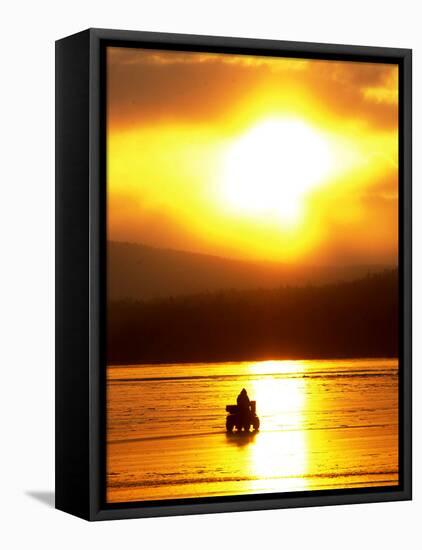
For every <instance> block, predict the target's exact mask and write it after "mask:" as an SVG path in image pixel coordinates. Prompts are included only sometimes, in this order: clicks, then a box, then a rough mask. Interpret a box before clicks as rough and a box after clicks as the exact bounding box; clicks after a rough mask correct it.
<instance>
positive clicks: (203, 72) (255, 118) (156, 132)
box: [107, 48, 398, 264]
mask: <svg viewBox="0 0 422 550" xmlns="http://www.w3.org/2000/svg"><path fill="white" fill-rule="evenodd" d="M107 55H108V58H107V75H108V88H107V100H108V103H107V109H108V110H107V123H108V127H107V190H108V238H109V239H110V240H119V241H129V242H139V243H144V244H149V245H152V246H159V247H166V248H176V249H181V250H191V251H197V252H203V253H210V254H215V255H219V256H227V257H236V258H253V259H264V260H271V261H283V262H300V263H318V264H336V263H342V264H348V263H359V264H362V263H365V264H366V263H396V262H397V225H398V223H397V222H398V210H397V208H398V199H397V192H398V68H397V65H388V64H372V63H355V62H337V61H317V60H298V59H288V58H269V57H258V56H240V55H237V56H234V55H227V54H208V53H185V52H170V51H168V52H166V51H158V50H142V49H132V48H109V49H108V54H107Z"/></svg>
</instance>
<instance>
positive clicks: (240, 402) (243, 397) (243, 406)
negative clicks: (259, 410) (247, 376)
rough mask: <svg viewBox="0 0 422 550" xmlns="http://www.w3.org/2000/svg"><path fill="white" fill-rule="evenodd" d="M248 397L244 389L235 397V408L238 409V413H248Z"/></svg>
mask: <svg viewBox="0 0 422 550" xmlns="http://www.w3.org/2000/svg"><path fill="white" fill-rule="evenodd" d="M249 405H250V401H249V397H248V394H247V393H246V390H245V388H243V390H242V391H241V392H240V393H239V395H238V396H237V406H238V407H239V412H241V413H248V412H249Z"/></svg>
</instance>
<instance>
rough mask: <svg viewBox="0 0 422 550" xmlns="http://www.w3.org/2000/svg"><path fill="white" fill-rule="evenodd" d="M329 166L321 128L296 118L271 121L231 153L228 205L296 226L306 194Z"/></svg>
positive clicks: (225, 180)
mask: <svg viewBox="0 0 422 550" xmlns="http://www.w3.org/2000/svg"><path fill="white" fill-rule="evenodd" d="M331 166H332V153H331V150H330V145H329V142H328V140H327V139H326V138H325V137H324V135H323V134H322V133H320V132H318V130H316V129H314V128H313V127H312V126H310V125H309V124H306V123H305V122H302V121H300V120H297V119H271V120H267V121H264V122H261V123H259V124H258V125H256V126H254V127H253V128H251V129H250V130H248V131H247V132H246V133H245V134H243V135H242V136H241V137H240V138H239V139H238V140H236V141H235V143H234V144H233V145H232V146H231V147H230V148H229V149H228V151H227V153H226V155H225V157H224V161H223V170H222V175H221V183H222V193H223V196H224V201H225V202H226V203H227V204H228V205H230V207H231V208H233V209H235V210H239V211H241V212H244V213H247V214H252V215H262V214H265V215H272V216H275V217H277V218H278V219H279V220H280V221H281V222H282V223H285V224H292V223H295V222H297V221H298V220H299V219H300V215H301V212H302V208H303V200H304V197H305V196H306V193H307V192H309V191H310V190H311V189H312V188H314V187H316V186H317V185H319V184H320V183H321V182H322V181H323V180H324V179H325V178H326V177H327V176H328V174H329V171H330V169H331Z"/></svg>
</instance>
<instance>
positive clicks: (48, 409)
mask: <svg viewBox="0 0 422 550" xmlns="http://www.w3.org/2000/svg"><path fill="white" fill-rule="evenodd" d="M420 5H421V3H420V2H419V1H416V0H415V1H411V0H401V1H400V2H398V1H397V0H395V1H389V0H382V1H379V0H374V1H370V0H364V1H362V0H354V1H353V2H341V1H340V0H333V1H328V0H313V1H312V0H311V1H309V2H305V1H304V0H296V1H290V2H283V1H282V0H278V1H271V0H259V1H255V2H250V1H247V0H243V1H241V0H224V1H220V0H213V1H207V2H205V1H201V0H197V1H188V0H174V1H171V0H168V1H165V0H155V1H153V0H150V1H149V2H142V0H137V1H134V2H131V1H128V0H114V1H112V2H110V1H109V0H102V1H99V0H91V1H89V0H84V1H80V0H71V1H68V2H60V1H57V0H56V1H55V2H48V1H45V0H36V1H26V2H19V1H15V2H4V3H3V4H2V7H1V8H0V10H1V14H0V20H1V23H2V24H1V31H0V41H1V47H0V60H1V63H0V96H1V97H0V159H1V160H0V266H1V268H0V335H1V337H0V342H1V344H0V364H1V378H0V449H1V450H0V546H2V547H3V548H5V549H14V548H42V547H46V548H58V549H67V548H69V549H70V548H71V549H72V550H76V549H83V548H90V547H91V548H94V547H98V548H140V547H144V548H167V547H168V548H172V549H173V548H184V549H187V548H198V549H203V548H204V549H208V548H210V549H211V548H212V549H213V550H215V549H216V548H222V549H224V548H236V547H239V546H240V547H242V549H246V548H254V549H260V550H261V549H264V548H285V549H292V550H293V549H296V548H307V547H309V548H312V549H314V548H317V549H319V548H321V549H324V550H330V549H336V550H340V549H341V550H347V549H349V548H353V549H356V548H361V549H364V550H366V549H371V550H372V549H378V548H381V549H383V550H384V549H390V548H391V549H392V548H394V549H396V548H399V547H403V548H410V549H413V548H421V540H422V535H421V528H422V522H421V518H422V501H421V498H422V497H421V490H422V487H421V483H422V475H421V470H420V464H421V453H422V445H421V437H420V433H421V428H420V427H421V405H420V399H418V397H419V394H420V391H421V387H422V386H421V370H422V365H421V364H420V363H421V360H422V356H421V345H420V337H419V338H418V335H420V332H421V290H420V283H419V281H420V279H421V276H422V273H421V253H420V249H421V246H420V238H421V225H422V223H421V218H422V216H421V214H420V211H421V187H420V185H419V184H420V179H421V162H420V160H419V158H420V157H419V154H420V152H421V145H422V143H421V138H420V130H421V111H422V75H421V69H422V61H421V59H422V32H421V21H422V17H421V14H420V13H418V11H420ZM87 27H106V28H121V29H135V30H154V31H167V32H182V33H195V34H214V35H223V36H224V35H225V36H230V35H232V36H244V37H256V38H274V39H286V40H304V41H315V42H334V43H346V44H347V43H349V44H365V45H379V46H396V47H406V48H413V49H414V98H415V100H414V137H415V141H414V157H415V158H414V212H415V221H414V241H415V247H414V248H415V250H414V253H415V256H414V280H415V288H414V308H415V312H414V324H415V329H414V337H415V345H414V388H415V390H414V395H415V406H414V423H415V426H416V429H415V442H414V447H415V452H414V464H415V483H414V488H415V499H414V501H413V502H406V503H387V504H368V505H358V506H356V505H355V506H336V507H327V508H309V509H295V510H284V511H268V512H267V511H266V512H250V513H238V514H220V515H208V516H196V517H195V516H190V517H189V516H188V517H180V518H164V519H150V520H131V521H120V522H117V521H115V522H108V523H96V524H89V523H86V522H84V521H82V520H79V519H76V518H73V517H71V516H68V515H66V514H63V513H60V512H57V511H55V510H54V509H53V508H52V507H51V506H48V505H46V503H45V501H46V500H47V501H51V500H52V495H51V492H52V491H53V487H54V476H53V471H54V462H53V456H54V452H53V451H54V443H53V428H54V424H53V410H54V395H53V387H54V378H53V375H54V359H53V358H54V215H53V214H54V40H55V39H58V38H61V37H63V36H65V35H68V34H72V33H74V32H77V31H79V30H82V29H84V28H87Z"/></svg>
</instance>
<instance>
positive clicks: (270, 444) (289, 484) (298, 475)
mask: <svg viewBox="0 0 422 550" xmlns="http://www.w3.org/2000/svg"><path fill="white" fill-rule="evenodd" d="M304 369H306V366H305V365H304V362H302V361H266V362H265V363H262V362H261V363H251V365H250V371H251V374H259V373H260V371H262V372H266V373H267V376H266V377H265V378H257V379H254V380H251V384H250V386H251V387H250V394H251V398H253V399H255V400H256V402H257V414H258V415H259V417H260V419H261V432H260V433H259V434H258V436H257V437H256V438H255V439H254V440H253V441H252V442H251V448H250V469H251V474H252V475H251V477H253V478H255V479H254V480H253V481H251V490H253V491H274V492H277V491H289V490H301V489H302V490H305V489H307V485H308V483H307V479H306V477H305V476H306V473H307V471H308V443H307V436H306V431H305V430H304V424H305V415H306V401H307V399H306V381H305V380H303V378H295V377H289V375H292V374H293V373H295V372H300V371H301V372H302V373H303V371H304ZM272 373H273V375H271V374H272ZM268 374H269V375H268ZM283 375H286V376H283Z"/></svg>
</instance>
